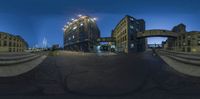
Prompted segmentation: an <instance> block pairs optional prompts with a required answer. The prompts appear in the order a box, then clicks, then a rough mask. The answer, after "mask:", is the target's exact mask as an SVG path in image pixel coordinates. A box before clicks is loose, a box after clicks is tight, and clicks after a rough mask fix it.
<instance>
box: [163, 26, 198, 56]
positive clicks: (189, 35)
mask: <svg viewBox="0 0 200 99" xmlns="http://www.w3.org/2000/svg"><path fill="white" fill-rule="evenodd" d="M172 32H175V33H178V35H177V38H168V39H167V41H166V43H165V44H164V46H165V47H164V49H167V50H173V51H177V52H194V53H195V52H198V53H199V52H200V32H198V31H190V32H187V31H186V25H184V24H179V25H177V26H175V27H173V29H172Z"/></svg>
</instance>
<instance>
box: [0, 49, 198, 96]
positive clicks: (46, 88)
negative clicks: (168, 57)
mask: <svg viewBox="0 0 200 99" xmlns="http://www.w3.org/2000/svg"><path fill="white" fill-rule="evenodd" d="M0 79H1V80H0V88H1V89H2V87H1V86H3V85H4V89H6V90H7V91H9V88H10V89H12V92H14V91H16V90H21V91H20V92H18V93H17V94H16V95H32V96H33V95H34V96H37V97H39V96H45V97H48V96H49V95H50V96H51V98H58V97H60V98H62V97H64V98H67V97H68V98H73V99H74V98H85V99H88V98H90V99H94V98H95V99H102V98H103V99H107V98H109V99H110V98H111V99H130V98H131V99H132V98H134V99H199V98H200V96H199V94H200V80H199V78H195V77H189V76H185V75H182V74H180V73H178V72H176V71H174V70H173V69H172V68H170V67H169V66H168V65H167V64H166V63H165V62H164V61H163V60H161V59H160V58H159V57H158V56H152V54H151V52H145V53H137V54H129V55H115V56H95V55H91V56H90V55H87V56H84V55H81V56H79V55H74V56H73V55H71V54H70V55H69V54H63V53H61V52H60V53H59V52H58V53H57V54H55V55H53V56H49V57H48V58H47V59H46V60H45V61H44V62H43V63H42V64H40V66H38V67H37V68H35V69H34V70H33V71H31V72H29V73H26V74H23V75H21V76H18V77H14V78H0ZM5 85H7V86H5ZM9 85H13V86H14V85H15V86H14V87H8V86H9ZM16 86H18V87H16ZM15 87H16V88H18V89H15ZM20 88H21V89H20ZM24 88H26V90H25V92H23V89H24ZM14 89H15V90H14ZM27 90H29V91H27ZM1 93H2V95H5V94H6V92H2V90H1ZM7 95H15V94H13V93H11V92H10V93H9V94H7Z"/></svg>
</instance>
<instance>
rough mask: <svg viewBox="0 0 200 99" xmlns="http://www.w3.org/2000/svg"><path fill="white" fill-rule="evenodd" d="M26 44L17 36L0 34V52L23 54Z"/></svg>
mask: <svg viewBox="0 0 200 99" xmlns="http://www.w3.org/2000/svg"><path fill="white" fill-rule="evenodd" d="M27 48H28V43H27V42H26V41H25V40H24V39H23V38H22V37H21V36H19V35H12V34H9V33H5V32H0V52H23V51H25V50H26V49H27Z"/></svg>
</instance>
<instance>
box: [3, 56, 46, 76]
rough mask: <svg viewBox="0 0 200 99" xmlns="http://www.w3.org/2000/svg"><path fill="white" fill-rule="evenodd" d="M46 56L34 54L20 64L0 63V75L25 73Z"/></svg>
mask: <svg viewBox="0 0 200 99" xmlns="http://www.w3.org/2000/svg"><path fill="white" fill-rule="evenodd" d="M46 57H47V56H45V55H44V56H39V55H37V56H35V57H33V58H32V59H31V60H30V59H29V60H28V61H26V62H23V63H20V64H12V65H1V66H0V77H14V76H18V75H21V74H24V73H27V72H29V71H31V70H32V69H34V68H35V67H37V66H38V65H39V64H40V63H42V62H43V60H44V59H46Z"/></svg>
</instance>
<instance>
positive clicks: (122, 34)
mask: <svg viewBox="0 0 200 99" xmlns="http://www.w3.org/2000/svg"><path fill="white" fill-rule="evenodd" d="M142 31H145V21H144V20H143V19H140V20H137V19H135V18H134V17H131V16H129V15H126V16H125V17H124V18H123V19H122V20H121V21H120V22H119V23H118V24H117V26H116V27H115V29H114V30H113V31H112V37H113V38H115V40H116V41H115V42H116V51H117V52H125V53H129V52H140V51H144V50H145V49H146V39H145V38H141V39H138V38H137V33H138V32H142Z"/></svg>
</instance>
